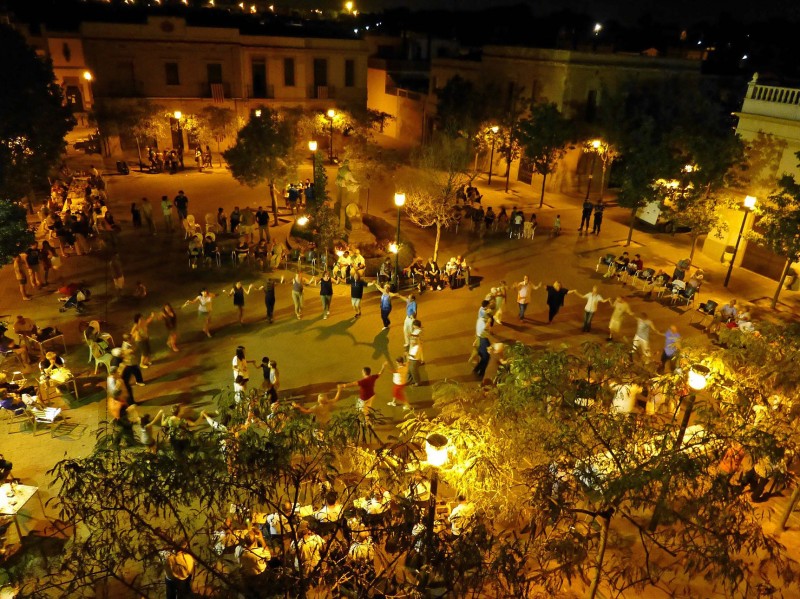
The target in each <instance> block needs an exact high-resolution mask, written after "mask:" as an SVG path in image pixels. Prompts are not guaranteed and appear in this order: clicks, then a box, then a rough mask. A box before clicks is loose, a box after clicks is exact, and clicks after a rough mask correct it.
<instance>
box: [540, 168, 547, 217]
mask: <svg viewBox="0 0 800 599" xmlns="http://www.w3.org/2000/svg"><path fill="white" fill-rule="evenodd" d="M546 181H547V173H542V195H541V196H539V209H540V210H541V208H542V206H543V205H544V184H545V182H546Z"/></svg>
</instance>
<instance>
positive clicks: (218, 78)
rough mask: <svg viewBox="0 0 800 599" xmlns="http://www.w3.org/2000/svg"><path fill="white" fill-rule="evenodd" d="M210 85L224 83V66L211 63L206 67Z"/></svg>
mask: <svg viewBox="0 0 800 599" xmlns="http://www.w3.org/2000/svg"><path fill="white" fill-rule="evenodd" d="M206 73H207V74H208V82H209V83H222V65H221V64H220V63H218V62H211V63H209V64H207V65H206Z"/></svg>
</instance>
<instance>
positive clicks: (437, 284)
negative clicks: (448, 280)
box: [425, 258, 442, 291]
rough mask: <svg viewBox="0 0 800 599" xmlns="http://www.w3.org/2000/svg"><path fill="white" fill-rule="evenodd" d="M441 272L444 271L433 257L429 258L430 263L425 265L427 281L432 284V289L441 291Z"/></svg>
mask: <svg viewBox="0 0 800 599" xmlns="http://www.w3.org/2000/svg"><path fill="white" fill-rule="evenodd" d="M441 273H442V271H441V269H440V268H439V265H438V264H436V262H435V261H434V260H433V258H429V259H428V263H427V264H426V265H425V282H426V283H427V284H428V285H430V287H431V289H437V290H439V291H441V289H442V281H441V278H440V277H441Z"/></svg>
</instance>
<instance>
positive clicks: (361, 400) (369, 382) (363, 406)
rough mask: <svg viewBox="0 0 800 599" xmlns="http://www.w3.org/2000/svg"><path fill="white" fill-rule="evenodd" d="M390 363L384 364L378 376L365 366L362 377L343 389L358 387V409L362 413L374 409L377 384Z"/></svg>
mask: <svg viewBox="0 0 800 599" xmlns="http://www.w3.org/2000/svg"><path fill="white" fill-rule="evenodd" d="M387 365H388V362H384V363H383V365H382V366H381V369H380V371H379V372H378V374H372V369H371V368H370V367H369V366H364V368H363V369H362V370H361V374H362V377H361V378H360V379H358V380H357V381H353V382H351V383H345V384H344V385H343V386H342V388H343V389H345V388H347V387H358V399H357V400H356V408H357V409H358V410H360V411H362V412H364V411H366V410H367V409H371V408H372V402H373V401H374V400H375V382H376V381H377V380H378V378H379V377H380V376H381V375H382V374H383V371H384V370H386V366H387Z"/></svg>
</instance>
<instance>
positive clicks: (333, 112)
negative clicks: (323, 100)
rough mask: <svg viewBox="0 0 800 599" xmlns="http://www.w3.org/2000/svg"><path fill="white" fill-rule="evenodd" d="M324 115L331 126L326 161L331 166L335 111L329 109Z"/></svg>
mask: <svg viewBox="0 0 800 599" xmlns="http://www.w3.org/2000/svg"><path fill="white" fill-rule="evenodd" d="M325 114H326V115H327V117H328V120H329V121H330V125H331V143H330V146H329V147H328V160H330V162H331V164H333V119H334V118H335V117H336V111H335V110H334V109H333V108H329V109H328V112H327V113H325Z"/></svg>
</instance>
